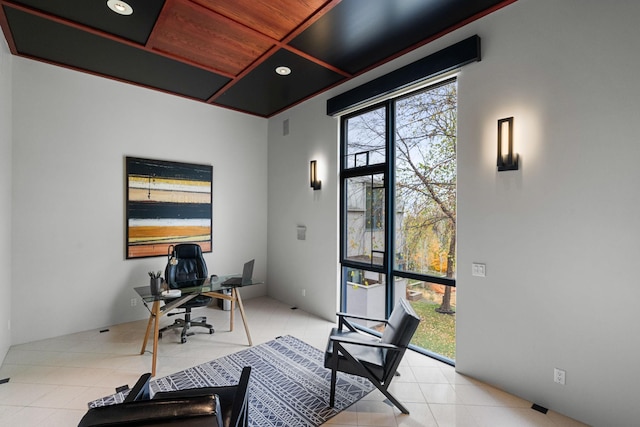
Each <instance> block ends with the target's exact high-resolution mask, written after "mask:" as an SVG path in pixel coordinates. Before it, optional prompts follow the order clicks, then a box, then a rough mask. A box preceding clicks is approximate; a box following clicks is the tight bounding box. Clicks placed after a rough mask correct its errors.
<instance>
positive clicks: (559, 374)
mask: <svg viewBox="0 0 640 427" xmlns="http://www.w3.org/2000/svg"><path fill="white" fill-rule="evenodd" d="M566 375H567V373H566V372H565V371H564V370H562V369H558V368H553V382H554V383H558V384H561V385H565V380H566Z"/></svg>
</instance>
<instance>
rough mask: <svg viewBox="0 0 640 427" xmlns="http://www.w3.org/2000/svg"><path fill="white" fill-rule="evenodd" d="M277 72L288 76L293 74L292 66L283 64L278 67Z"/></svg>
mask: <svg viewBox="0 0 640 427" xmlns="http://www.w3.org/2000/svg"><path fill="white" fill-rule="evenodd" d="M276 73H278V74H280V75H281V76H288V75H289V74H291V68H289V67H285V66H284V65H281V66H279V67H276Z"/></svg>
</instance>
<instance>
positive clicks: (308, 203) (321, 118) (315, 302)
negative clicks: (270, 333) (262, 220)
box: [268, 99, 338, 319]
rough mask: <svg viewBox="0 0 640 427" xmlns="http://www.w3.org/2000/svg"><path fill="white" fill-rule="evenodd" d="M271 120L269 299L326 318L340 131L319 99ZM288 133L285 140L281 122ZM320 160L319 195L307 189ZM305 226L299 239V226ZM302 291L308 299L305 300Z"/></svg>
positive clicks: (333, 265) (332, 286) (332, 285)
mask: <svg viewBox="0 0 640 427" xmlns="http://www.w3.org/2000/svg"><path fill="white" fill-rule="evenodd" d="M305 105H306V108H294V109H292V110H289V111H287V112H285V113H282V114H281V115H280V116H278V117H277V118H273V119H271V120H270V121H269V234H268V247H269V267H268V270H269V295H270V296H271V297H273V298H276V299H278V300H280V301H283V302H286V303H289V304H291V305H294V306H297V307H300V308H301V309H304V310H305V311H308V312H310V313H314V314H316V315H318V316H320V317H324V318H326V319H333V318H334V317H335V313H336V311H337V308H338V306H337V294H338V289H336V283H337V261H338V251H337V250H338V246H337V240H336V237H337V234H338V217H337V209H338V195H337V194H338V193H337V183H338V181H337V175H336V174H337V172H336V171H337V158H338V154H337V150H338V143H337V127H336V122H335V120H334V119H333V118H331V117H327V115H326V114H325V111H326V110H325V103H324V101H322V100H321V99H315V100H311V101H308V102H307V103H305ZM285 120H288V122H289V125H288V126H289V134H288V135H283V122H284V121H285ZM311 160H317V165H318V166H317V168H318V175H319V178H320V180H321V181H322V188H321V189H320V190H315V191H314V190H313V188H311V187H310V185H309V162H310V161H311ZM299 225H300V226H305V227H306V240H298V238H297V227H298V226H299ZM303 291H304V292H305V296H303Z"/></svg>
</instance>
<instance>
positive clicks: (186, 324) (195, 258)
mask: <svg viewBox="0 0 640 427" xmlns="http://www.w3.org/2000/svg"><path fill="white" fill-rule="evenodd" d="M172 249H173V250H172ZM164 273H165V274H164V277H165V281H166V282H167V284H168V286H169V289H180V288H189V287H194V286H199V285H201V284H202V283H203V281H204V280H205V279H206V278H207V277H208V271H207V264H206V262H205V261H204V257H203V256H202V249H201V248H200V246H199V245H196V244H193V243H184V244H179V245H176V246H174V247H169V261H168V262H167V267H166V268H165V272H164ZM212 300H213V298H211V297H209V296H206V295H198V296H197V297H195V298H193V299H191V300H189V301H188V302H186V303H184V304H182V305H180V306H179V308H183V309H184V310H185V311H184V312H179V313H169V314H167V316H175V315H177V314H182V313H184V319H176V321H175V322H174V323H173V324H172V325H169V326H166V327H164V328H162V329H160V332H159V338H162V333H163V332H166V331H168V330H170V329H175V328H180V329H182V333H181V335H180V342H181V343H185V342H187V336H189V335H193V334H194V332H189V328H191V327H192V326H201V327H203V328H207V329H209V333H210V334H212V333H214V329H213V326H212V325H210V324H209V323H207V318H206V317H197V318H194V319H192V318H191V309H192V308H195V307H204V306H207V305H209V304H210V303H211V301H212ZM168 301H172V300H168Z"/></svg>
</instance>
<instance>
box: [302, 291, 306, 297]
mask: <svg viewBox="0 0 640 427" xmlns="http://www.w3.org/2000/svg"><path fill="white" fill-rule="evenodd" d="M302 296H303V297H306V296H307V290H306V289H303V290H302Z"/></svg>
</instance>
